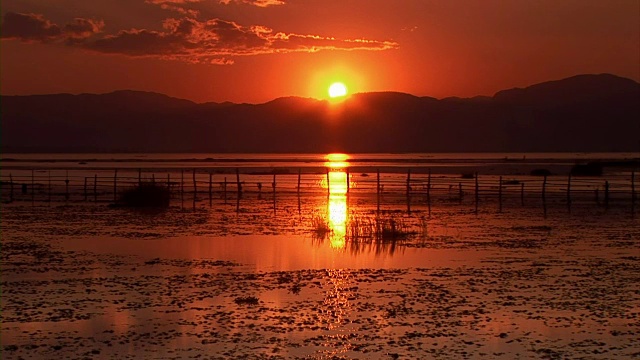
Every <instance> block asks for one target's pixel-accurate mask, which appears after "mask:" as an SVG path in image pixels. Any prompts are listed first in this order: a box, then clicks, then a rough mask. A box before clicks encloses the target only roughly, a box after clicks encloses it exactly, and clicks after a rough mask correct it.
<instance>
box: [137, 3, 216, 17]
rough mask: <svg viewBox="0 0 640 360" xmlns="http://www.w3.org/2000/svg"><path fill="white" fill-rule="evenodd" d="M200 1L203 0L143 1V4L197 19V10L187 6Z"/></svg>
mask: <svg viewBox="0 0 640 360" xmlns="http://www.w3.org/2000/svg"><path fill="white" fill-rule="evenodd" d="M202 1H203V0H145V3H147V4H153V5H158V6H160V8H161V9H164V10H170V11H175V12H178V13H180V14H184V15H188V16H191V17H197V16H198V14H199V12H198V11H197V10H193V9H189V8H188V5H189V4H192V3H199V2H202Z"/></svg>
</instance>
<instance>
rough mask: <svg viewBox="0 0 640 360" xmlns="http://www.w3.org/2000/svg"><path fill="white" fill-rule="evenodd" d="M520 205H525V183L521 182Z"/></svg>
mask: <svg viewBox="0 0 640 360" xmlns="http://www.w3.org/2000/svg"><path fill="white" fill-rule="evenodd" d="M520 205H522V206H524V183H522V184H520Z"/></svg>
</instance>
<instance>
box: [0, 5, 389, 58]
mask: <svg viewBox="0 0 640 360" xmlns="http://www.w3.org/2000/svg"><path fill="white" fill-rule="evenodd" d="M149 1H155V2H157V3H159V2H160V1H161V0H149ZM162 1H165V2H167V0H162ZM171 1H172V2H173V3H175V4H181V3H186V2H195V1H199V0H171ZM162 26H163V30H160V31H157V30H147V29H131V30H122V31H119V32H118V33H116V34H111V35H105V36H102V37H99V38H91V37H92V36H93V35H94V34H97V33H99V32H101V31H102V29H103V27H104V22H103V21H99V20H91V19H82V18H77V19H75V20H74V21H73V22H70V23H68V24H66V25H64V26H63V27H62V28H61V27H60V26H58V25H56V24H53V23H51V22H50V21H49V20H47V19H45V18H44V17H43V16H42V15H37V14H17V13H6V14H5V16H4V21H3V23H2V25H1V27H0V30H1V31H2V32H1V35H2V38H3V39H18V40H22V41H37V42H54V41H58V42H62V41H66V44H67V45H70V46H79V47H82V48H84V49H87V50H90V51H94V52H98V53H103V54H120V55H125V56H131V57H155V58H160V59H165V60H179V61H186V62H191V63H207V64H221V65H228V64H233V59H230V57H234V56H248V55H258V54H271V53H287V52H316V51H320V50H386V49H393V48H396V47H397V44H396V43H394V42H389V41H377V40H364V39H344V40H340V39H335V38H331V37H322V36H315V35H301V34H285V33H281V32H278V33H276V32H274V31H273V30H272V29H270V28H268V27H265V26H242V25H240V24H238V23H236V22H233V21H226V20H221V19H211V20H206V21H198V20H196V19H193V18H189V17H185V18H182V19H166V20H164V22H163V24H162Z"/></svg>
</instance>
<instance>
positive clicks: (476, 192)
mask: <svg viewBox="0 0 640 360" xmlns="http://www.w3.org/2000/svg"><path fill="white" fill-rule="evenodd" d="M475 175H476V176H475V178H476V191H475V196H476V206H477V205H478V200H479V199H480V186H479V184H478V173H476V174H475Z"/></svg>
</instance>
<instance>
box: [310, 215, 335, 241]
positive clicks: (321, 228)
mask: <svg viewBox="0 0 640 360" xmlns="http://www.w3.org/2000/svg"><path fill="white" fill-rule="evenodd" d="M311 231H312V232H313V233H314V235H315V236H316V237H318V238H320V239H323V238H325V237H326V236H327V235H329V234H331V227H330V226H329V222H328V221H327V220H326V219H325V218H324V217H322V216H320V215H314V216H313V217H312V218H311Z"/></svg>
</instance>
